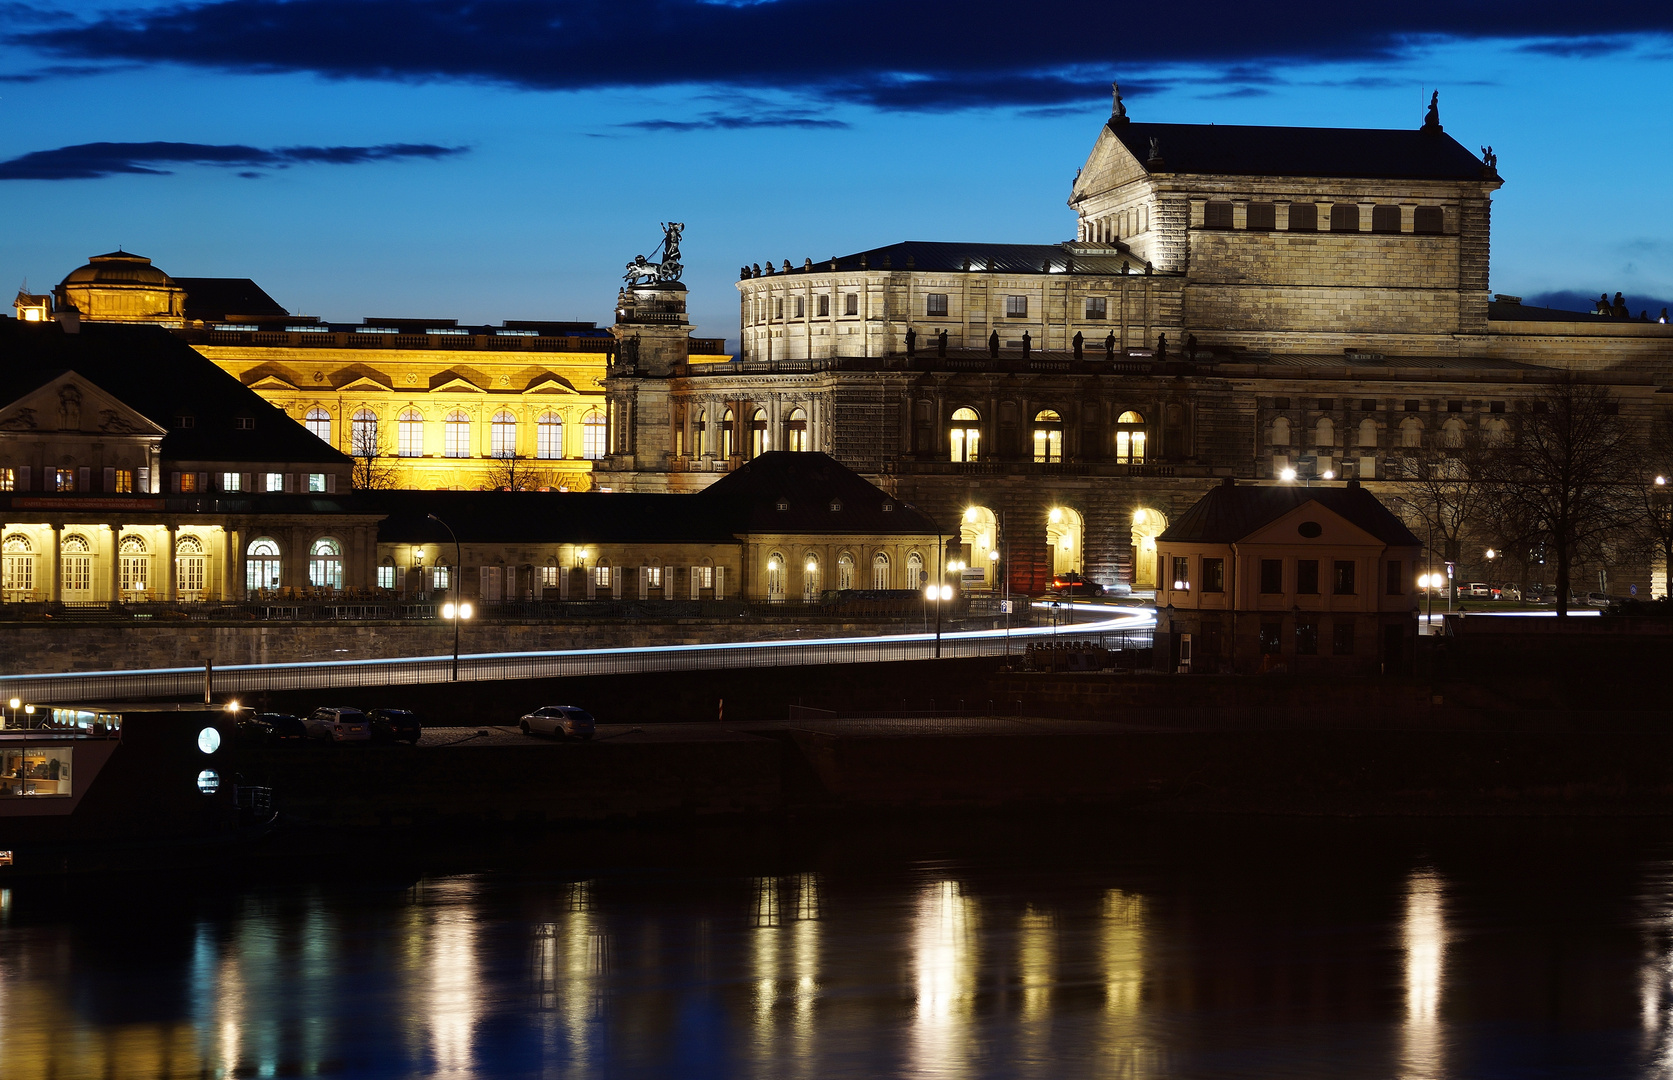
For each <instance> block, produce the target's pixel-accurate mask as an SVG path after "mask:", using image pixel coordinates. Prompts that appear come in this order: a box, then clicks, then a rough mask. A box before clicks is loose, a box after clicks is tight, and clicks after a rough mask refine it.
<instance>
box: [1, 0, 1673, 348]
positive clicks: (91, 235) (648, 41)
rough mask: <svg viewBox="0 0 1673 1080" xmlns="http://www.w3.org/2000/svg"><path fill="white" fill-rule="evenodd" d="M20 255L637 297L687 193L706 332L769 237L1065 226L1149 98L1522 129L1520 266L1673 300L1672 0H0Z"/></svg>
mask: <svg viewBox="0 0 1673 1080" xmlns="http://www.w3.org/2000/svg"><path fill="white" fill-rule="evenodd" d="M0 26H3V27H4V28H5V30H6V32H5V34H4V35H3V37H0V181H3V183H0V193H3V194H4V195H5V196H6V202H5V205H6V207H7V210H8V213H7V219H8V227H7V230H6V234H5V235H6V242H5V243H4V245H3V246H0V281H4V282H6V284H8V285H11V284H15V283H20V282H21V281H22V280H23V279H24V278H26V277H27V279H28V281H29V284H30V286H31V287H32V288H34V289H36V290H43V289H45V288H47V287H49V286H51V285H52V284H55V283H56V282H57V281H58V280H59V279H60V278H62V277H63V276H64V275H65V274H66V273H68V272H69V271H70V270H71V269H73V268H74V267H76V266H78V265H80V264H81V263H82V262H83V261H84V259H85V257H86V256H88V255H91V254H95V253H98V252H103V251H109V250H112V249H114V248H116V247H117V246H118V245H120V246H122V247H124V248H125V249H127V250H129V251H136V252H139V253H140V254H143V255H147V256H150V257H151V258H152V259H153V260H154V261H155V262H156V263H157V264H158V265H159V266H161V267H162V268H163V269H164V270H167V271H168V272H170V273H172V274H176V275H180V276H235V277H252V278H255V279H256V280H257V281H258V282H259V283H260V284H261V285H262V286H263V287H265V288H266V289H267V291H268V292H269V293H271V294H272V295H273V296H274V298H275V299H277V300H278V301H279V302H280V303H281V304H283V305H285V306H286V307H288V308H290V309H291V310H292V311H293V312H297V313H304V314H314V315H321V316H325V317H327V318H332V319H339V320H351V319H358V318H360V317H362V316H367V315H375V316H409V315H410V316H436V317H453V318H458V319H460V320H462V321H476V322H499V321H500V320H502V319H507V318H512V319H534V318H580V319H590V320H598V321H600V322H607V321H608V318H609V314H610V309H611V305H612V301H613V300H614V297H615V290H616V286H617V284H618V283H619V281H620V273H621V267H622V265H623V264H625V263H626V262H628V261H629V260H630V259H631V258H632V257H633V256H634V255H635V254H640V253H644V254H649V253H650V252H651V249H652V248H654V247H655V245H656V244H657V242H658V240H659V239H660V235H661V234H660V229H659V227H658V224H659V222H661V221H664V220H680V221H684V222H685V223H686V226H687V228H686V234H685V262H686V265H687V268H688V269H687V273H686V281H687V283H688V284H689V285H690V286H691V287H692V289H693V295H692V309H693V313H694V314H693V318H694V320H695V321H696V322H698V324H699V327H698V332H699V333H700V334H704V335H711V336H725V337H728V338H732V339H735V338H736V336H737V300H736V293H735V291H734V290H733V288H732V287H731V283H732V282H733V281H734V280H735V279H736V277H737V268H738V266H739V265H740V264H743V263H756V262H765V261H767V260H768V259H772V260H774V261H775V262H777V261H781V260H783V259H790V260H791V261H792V262H793V263H796V264H800V263H801V261H802V260H803V258H807V257H811V258H813V259H815V260H818V259H822V258H828V257H830V256H831V255H836V254H845V253H848V252H851V251H855V250H859V249H861V248H865V247H871V246H876V245H880V244H885V243H891V242H894V241H899V240H950V241H967V240H986V241H1000V242H1026V243H1038V242H1052V241H1058V240H1065V239H1069V238H1071V237H1072V236H1073V235H1074V217H1073V215H1072V214H1071V213H1070V211H1069V210H1068V208H1067V207H1066V205H1065V200H1066V199H1067V197H1068V194H1069V184H1070V181H1071V179H1072V178H1073V177H1074V175H1075V170H1076V169H1077V168H1078V167H1079V166H1080V165H1081V164H1082V163H1083V161H1084V160H1085V157H1086V154H1087V152H1088V151H1089V149H1090V148H1091V145H1092V141H1093V139H1094V138H1095V137H1096V136H1097V133H1098V126H1099V124H1101V123H1102V122H1103V120H1104V119H1105V118H1106V117H1107V116H1108V113H1109V93H1108V87H1109V81H1110V79H1111V78H1112V77H1118V78H1120V79H1121V82H1122V87H1123V93H1124V96H1125V98H1126V100H1127V103H1128V108H1129V112H1130V114H1131V115H1132V116H1133V117H1134V118H1135V119H1140V120H1154V121H1165V122H1182V123H1210V122H1213V123H1225V124H1290V125H1317V126H1332V127H1417V126H1418V125H1419V124H1421V123H1422V120H1423V111H1424V106H1425V104H1426V103H1427V99H1428V93H1429V91H1430V90H1432V89H1435V88H1439V90H1440V91H1441V103H1440V104H1441V120H1442V122H1443V123H1444V125H1445V126H1446V130H1447V131H1448V132H1449V133H1450V134H1452V135H1453V136H1454V137H1456V138H1457V139H1458V140H1459V141H1460V142H1462V143H1463V144H1464V145H1465V146H1467V147H1469V148H1470V149H1471V150H1476V149H1477V148H1478V147H1480V146H1482V145H1483V144H1490V145H1491V146H1492V147H1493V148H1494V149H1495V151H1497V153H1498V155H1499V171H1500V173H1501V174H1502V175H1503V176H1504V178H1505V181H1506V183H1505V186H1504V188H1503V189H1502V190H1501V191H1500V192H1499V193H1498V195H1497V197H1496V198H1495V200H1494V250H1493V279H1492V287H1493V289H1494V290H1496V291H1499V292H1509V293H1516V294H1519V295H1522V296H1525V297H1526V298H1527V299H1528V301H1529V302H1539V303H1550V304H1552V305H1553V306H1559V307H1579V306H1582V305H1584V304H1585V303H1586V300H1587V298H1589V297H1595V296H1596V295H1597V294H1598V293H1599V292H1603V291H1605V290H1607V291H1608V292H1609V293H1611V294H1613V293H1614V292H1615V291H1617V290H1620V291H1622V292H1624V293H1625V294H1626V296H1627V302H1628V304H1629V305H1630V306H1631V308H1632V310H1633V312H1634V313H1635V314H1636V312H1637V311H1638V310H1640V309H1644V308H1648V309H1650V312H1651V315H1652V316H1654V315H1655V314H1657V312H1658V310H1659V308H1660V307H1662V306H1663V305H1666V304H1669V303H1673V262H1670V256H1673V213H1670V212H1669V209H1668V205H1669V204H1668V187H1669V184H1668V179H1667V176H1668V171H1669V165H1670V163H1673V139H1670V138H1669V136H1670V135H1673V89H1670V85H1673V83H1670V80H1669V78H1668V75H1669V71H1670V70H1673V5H1668V4H1666V3H1665V0H1664V2H1662V3H1629V4H1625V5H1613V6H1608V7H1598V6H1595V5H1581V4H1562V5H1558V4H1554V3H1548V2H1536V3H1531V4H1515V5H1507V4H1502V3H1495V4H1487V3H1480V2H1464V3H1454V4H1451V5H1436V6H1434V10H1433V12H1431V13H1425V12H1422V11H1416V10H1413V11H1392V13H1391V9H1388V8H1387V6H1386V5H1370V6H1366V5H1357V6H1356V5H1345V6H1336V7H1330V8H1314V7H1296V8H1293V9H1279V8H1261V7H1259V6H1255V7H1251V6H1249V5H1245V4H1238V5H1232V4H1223V3H1209V4H1199V5H1193V6H1190V7H1189V9H1186V8H1182V7H1180V6H1179V5H1173V4H1156V5H1142V6H1141V5H1124V4H1111V3H1102V4H1096V3H1081V2H1074V0H1040V2H1034V3H1029V4H1021V5H1019V4H1014V3H1005V4H999V3H991V2H989V0H972V2H966V3H962V4H957V5H929V4H911V3H902V2H900V0H889V2H885V0H845V2H842V3H835V2H830V0H763V2H759V3H750V2H747V0H740V2H736V3H700V2H693V0H660V2H648V3H643V4H637V5H635V4H630V3H624V2H619V0H617V2H605V0H579V2H539V0H477V2H466V0H353V2H330V0H290V2H282V3H281V2H274V0H211V2H206V3H205V2H195V0H186V2H184V3H178V4H176V3H157V4H151V5H146V4H109V3H98V2H96V3H93V4H78V5H76V6H74V7H70V6H67V5H64V4H62V3H55V2H54V0H44V2H43V3H41V4H30V5H23V4H14V3H3V2H0Z"/></svg>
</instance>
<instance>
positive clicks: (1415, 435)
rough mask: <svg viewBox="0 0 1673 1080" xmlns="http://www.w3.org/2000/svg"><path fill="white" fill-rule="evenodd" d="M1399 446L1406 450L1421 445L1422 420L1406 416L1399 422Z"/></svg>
mask: <svg viewBox="0 0 1673 1080" xmlns="http://www.w3.org/2000/svg"><path fill="white" fill-rule="evenodd" d="M1400 445H1401V446H1403V447H1407V448H1411V447H1420V446H1422V445H1423V421H1422V420H1419V419H1418V418H1417V417H1415V416H1408V417H1406V418H1405V419H1404V420H1402V421H1400Z"/></svg>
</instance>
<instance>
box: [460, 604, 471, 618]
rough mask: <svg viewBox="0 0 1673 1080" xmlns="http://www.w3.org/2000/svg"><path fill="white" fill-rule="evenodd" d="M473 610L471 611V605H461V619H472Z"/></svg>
mask: <svg viewBox="0 0 1673 1080" xmlns="http://www.w3.org/2000/svg"><path fill="white" fill-rule="evenodd" d="M471 610H472V609H471V606H470V605H469V604H465V603H461V604H460V605H459V618H461V619H468V618H470V617H471Z"/></svg>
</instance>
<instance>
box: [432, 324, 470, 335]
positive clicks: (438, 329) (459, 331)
mask: <svg viewBox="0 0 1673 1080" xmlns="http://www.w3.org/2000/svg"><path fill="white" fill-rule="evenodd" d="M424 332H425V333H426V334H436V335H439V336H441V337H467V336H469V335H470V331H469V330H467V329H465V328H464V327H462V326H431V327H426V328H425V330H424Z"/></svg>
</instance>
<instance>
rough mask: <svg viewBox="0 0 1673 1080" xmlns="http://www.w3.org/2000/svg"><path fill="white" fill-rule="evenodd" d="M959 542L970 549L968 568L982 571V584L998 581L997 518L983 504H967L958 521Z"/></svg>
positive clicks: (993, 584) (994, 583)
mask: <svg viewBox="0 0 1673 1080" xmlns="http://www.w3.org/2000/svg"><path fill="white" fill-rule="evenodd" d="M959 542H960V543H962V544H964V545H965V546H966V547H968V548H969V549H970V568H971V569H972V570H980V571H981V572H982V585H983V587H985V588H989V589H991V588H993V587H994V586H995V585H996V584H997V583H998V580H999V579H998V568H999V560H998V555H999V518H998V517H996V516H995V515H994V512H993V511H992V510H989V509H988V508H987V507H985V506H967V507H965V509H964V517H963V520H962V521H960V522H959Z"/></svg>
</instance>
